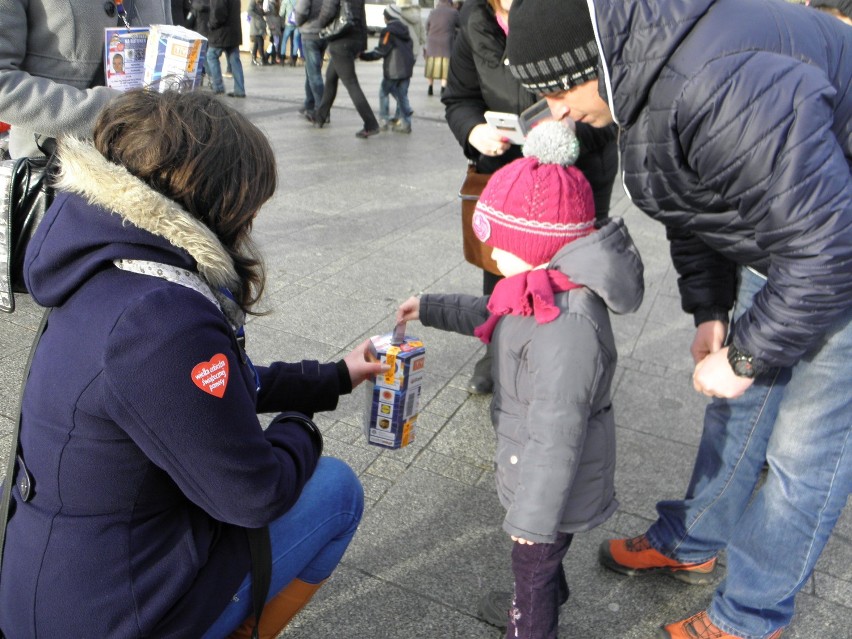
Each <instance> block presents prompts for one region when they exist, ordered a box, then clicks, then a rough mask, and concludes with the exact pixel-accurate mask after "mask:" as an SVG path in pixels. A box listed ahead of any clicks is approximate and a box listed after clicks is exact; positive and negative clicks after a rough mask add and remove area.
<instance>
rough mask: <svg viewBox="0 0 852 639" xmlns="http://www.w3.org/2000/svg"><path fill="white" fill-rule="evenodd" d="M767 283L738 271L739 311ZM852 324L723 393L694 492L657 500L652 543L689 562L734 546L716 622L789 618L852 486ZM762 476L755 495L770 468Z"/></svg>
mask: <svg viewBox="0 0 852 639" xmlns="http://www.w3.org/2000/svg"><path fill="white" fill-rule="evenodd" d="M764 284H765V280H764V279H763V278H762V277H760V276H759V275H757V274H755V273H753V272H751V271H749V270H748V269H745V268H742V269H740V282H739V286H738V293H737V302H736V307H735V309H734V319H736V318H737V317H739V316H741V315H742V314H743V313H744V312H745V311H746V310H747V309H748V308H749V307H750V306H751V304H752V300H753V298H754V296H755V295H757V293H758V292H759V291H760V290H761V289H762V288H763V286H764ZM850 379H852V323H850V321H849V320H848V319H846V320H845V323H844V321H841V322H840V323H839V324H838V325H837V326H835V327H834V329H833V330H832V331H831V332H830V333H829V334H828V335H827V336H826V341H825V342H824V343H823V345H822V347H821V348H820V349H819V350H818V351H817V352H815V353H813V354H812V355H810V356H808V357H806V358H805V359H803V360H801V361H800V362H799V363H798V364H796V365H795V366H793V367H792V368H782V369H774V370H772V371H770V372H768V373H767V374H765V375H762V376H760V377H759V378H758V379H757V380H755V383H754V384H753V385H752V386H751V388H749V390H748V391H746V393H745V394H744V395H743V396H742V397H739V398H737V399H735V400H720V399H715V400H713V402H712V403H711V404H710V405H709V406H708V407H707V410H706V413H705V416H704V432H703V434H702V436H701V442H700V445H699V448H698V458H697V459H696V461H695V466H694V468H693V471H692V479H691V480H690V483H689V487H688V489H687V494H686V498H685V499H684V500H680V501H664V502H660V503H658V504H657V511H658V513H659V518H658V519H657V521H656V522H655V523H654V524H653V525H652V526H651V528H650V529H649V530H648V533H647V536H648V541H649V542H650V544H651V546H653V547H654V548H656V549H657V550H658V551H660V552H662V553H663V554H665V555H667V556H669V557H672V558H675V559H677V560H679V561H683V562H702V561H706V560H707V559H710V558H711V557H714V556H715V555H716V553H717V552H718V551H719V550H721V549H722V548H727V552H728V571H727V576H726V578H725V580H724V581H723V582H722V583H721V584H720V585H719V588H718V589H717V590H716V593H715V595H714V597H713V601H712V603H711V605H710V608H709V614H710V618H711V620H712V621H713V623H715V624H716V625H717V626H719V628H721V629H722V630H724V631H725V632H727V633H728V634H733V635H736V636H738V637H743V639H762V638H763V637H765V636H767V635H768V634H769V633H771V632H773V631H774V630H776V629H777V628H781V627H783V626H786V625H788V624H789V623H790V620H791V619H792V617H793V608H794V599H795V595H796V593H797V592H798V591H799V590H800V589H801V588H802V586H803V585H804V584H805V582H806V581H807V579H808V578H809V577H810V575H811V573H812V571H813V568H814V564H816V561H817V559H818V558H819V556H820V553H821V552H822V550H823V548H824V547H825V544H826V542H827V541H828V538H829V536H830V535H831V531H832V529H833V528H834V525H835V523H836V522H837V518H838V517H839V516H840V513H841V511H842V510H843V507H844V505H845V503H846V500H847V497H848V495H849V493H850V490H852V441H850V439H851V438H850V430H852V386H850V384H849V380H850ZM764 460H765V461H766V462H767V463H768V465H769V472H768V474H767V477H766V482H765V484H764V485H763V486H762V487H761V488H760V490H758V491H757V493H756V494H755V495H754V498H753V499H751V497H752V492H753V490H754V489H755V488H756V486H757V483H758V480H759V478H760V474H761V470H762V468H763V464H764Z"/></svg>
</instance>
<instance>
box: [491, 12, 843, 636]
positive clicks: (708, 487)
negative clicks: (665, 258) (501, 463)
mask: <svg viewBox="0 0 852 639" xmlns="http://www.w3.org/2000/svg"><path fill="white" fill-rule="evenodd" d="M590 14H591V16H590ZM580 17H582V18H584V19H585V24H584V23H583V21H582V20H579V19H578V18H580ZM509 33H510V37H509V43H508V57H509V60H510V66H511V69H512V72H513V73H514V74H515V75H516V77H518V78H519V79H520V81H521V83H522V84H523V85H524V86H526V87H528V88H529V89H531V90H534V91H538V92H540V93H542V94H544V95H545V96H546V97H547V99H548V102H549V103H550V107H551V111H552V113H553V115H554V117H557V118H562V117H566V116H567V115H569V114H570V116H571V117H573V118H575V119H576V120H577V121H580V122H586V123H588V124H591V125H593V126H599V127H602V126H608V125H609V124H611V123H612V122H613V121H614V122H615V123H616V124H617V125H618V126H619V128H620V151H621V163H622V164H621V166H622V170H623V172H624V181H625V186H626V188H627V191H628V192H629V194H630V196H631V197H632V199H633V201H634V203H635V204H636V205H637V206H639V208H641V209H642V210H643V211H645V212H646V213H648V214H649V215H651V216H652V217H654V218H655V219H658V220H660V221H661V222H663V223H664V224H665V225H666V227H667V230H668V236H669V239H670V241H671V252H672V258H673V261H674V264H675V266H676V268H677V270H678V273H679V275H680V280H679V286H680V291H681V297H682V301H683V307H684V310H685V311H687V312H688V313H691V314H693V315H694V317H695V322H696V326H697V332H696V338H695V340H694V342H693V346H692V355H693V358H694V360H695V362H696V366H695V373H694V375H693V384H694V386H695V389H696V390H698V391H700V392H702V393H704V394H705V395H707V396H710V397H713V398H714V399H713V402H712V403H711V404H710V405H709V406H708V408H707V411H706V414H705V420H704V434H703V436H702V440H701V444H700V447H699V452H698V459H697V460H696V463H695V467H694V470H693V477H692V480H691V482H690V485H689V488H688V490H687V495H686V498H685V499H684V500H679V501H668V502H660V503H659V504H658V505H657V511H658V519H657V521H656V522H655V523H654V524H653V525H652V526H651V527H650V528H649V529H648V531H647V532H646V533H645V534H644V535H640V536H639V537H634V538H633V539H615V540H610V541H607V542H605V543H604V544H603V545H602V547H601V551H600V558H601V561H602V562H603V563H604V565H605V566H607V567H608V568H611V569H613V570H616V571H618V572H622V573H624V574H628V575H631V576H635V575H640V574H648V573H651V572H661V571H663V572H667V573H669V574H671V575H672V576H675V577H677V578H679V579H681V580H683V581H688V582H693V583H695V582H701V583H704V582H706V581H708V580H709V579H710V578H711V576H712V574H713V573H714V572H715V563H716V556H717V554H718V552H719V551H720V550H723V549H726V550H727V555H728V570H727V577H726V579H725V581H724V582H723V583H722V584H721V585H720V587H719V589H718V590H717V591H716V594H715V595H714V597H713V601H712V603H711V605H710V607H709V609H708V610H707V611H703V612H700V613H698V614H697V615H695V616H693V617H690V618H689V619H685V620H683V621H680V622H677V623H672V624H669V625H667V626H665V627H664V628H662V629H661V630H660V635H659V636H660V637H667V638H674V639H681V638H685V637H692V638H701V639H703V638H707V637H718V638H721V639H734V638H736V637H743V638H749V639H753V638H758V637H759V638H764V637H771V638H772V639H774V638H775V637H778V636H780V634H781V632H782V628H784V627H785V626H787V625H788V624H789V623H790V621H791V619H792V617H793V603H794V598H795V594H796V593H797V592H798V591H799V590H800V589H801V588H802V586H803V585H804V584H805V583H806V582H807V580H808V579H809V577H810V575H811V573H812V571H813V568H814V564H815V563H816V561H817V559H818V557H819V555H820V553H821V552H822V550H823V548H824V547H825V544H826V542H827V541H828V538H829V536H830V534H831V531H832V529H833V528H834V525H835V523H836V522H837V518H838V517H839V515H840V513H841V512H842V510H843V507H844V505H845V503H846V501H847V498H848V495H849V493H850V491H852V437H850V430H852V387H850V383H849V382H850V379H852V325H851V324H850V320H852V277H850V273H852V177H851V176H850V169H852V29H850V28H849V27H848V26H847V25H845V24H843V23H842V22H841V21H840V20H837V19H836V18H834V17H831V16H828V15H825V14H823V13H821V12H819V11H814V10H813V9H809V8H806V7H802V6H797V5H795V4H792V3H787V2H781V1H779V0H665V1H664V0H645V2H642V3H626V2H620V1H615V0H588V2H587V1H586V0H562V1H561V2H559V3H554V2H547V0H516V1H515V3H514V4H513V6H512V11H511V15H510V28H509ZM602 96H603V97H602ZM732 308H733V317H732V320H731V321H732V323H731V325H730V327H729V324H728V322H729V317H728V315H729V312H730V311H731V309H732ZM663 363H664V362H663ZM764 461H766V462H767V463H768V466H769V472H768V474H767V477H766V483H765V484H764V485H763V486H762V487H761V488H760V489H759V490H758V491H757V493H756V494H755V495H754V498H752V492H753V490H754V489H755V487H756V486H757V484H758V480H759V477H760V474H761V469H762V467H763V465H764ZM844 623H845V622H844Z"/></svg>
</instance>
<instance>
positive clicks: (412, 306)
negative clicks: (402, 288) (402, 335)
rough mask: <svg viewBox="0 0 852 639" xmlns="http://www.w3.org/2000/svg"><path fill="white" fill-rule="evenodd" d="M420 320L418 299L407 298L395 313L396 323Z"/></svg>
mask: <svg viewBox="0 0 852 639" xmlns="http://www.w3.org/2000/svg"><path fill="white" fill-rule="evenodd" d="M416 319H420V298H419V297H416V296H415V297H409V298H408V299H407V300H405V301H404V302H403V303H402V304H400V305H399V308H398V309H397V311H396V323H397V324H399V323H400V322H407V321H409V320H416Z"/></svg>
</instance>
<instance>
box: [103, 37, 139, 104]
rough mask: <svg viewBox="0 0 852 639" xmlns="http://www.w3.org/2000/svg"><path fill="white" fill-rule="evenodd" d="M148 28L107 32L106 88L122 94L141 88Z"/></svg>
mask: <svg viewBox="0 0 852 639" xmlns="http://www.w3.org/2000/svg"><path fill="white" fill-rule="evenodd" d="M148 32H149V29H148V27H130V28H129V29H127V28H111V29H104V33H105V37H104V70H105V72H106V85H107V86H108V87H110V88H113V89H118V90H119V91H128V90H130V89H139V88H142V85H143V82H144V80H145V49H146V47H147V45H148Z"/></svg>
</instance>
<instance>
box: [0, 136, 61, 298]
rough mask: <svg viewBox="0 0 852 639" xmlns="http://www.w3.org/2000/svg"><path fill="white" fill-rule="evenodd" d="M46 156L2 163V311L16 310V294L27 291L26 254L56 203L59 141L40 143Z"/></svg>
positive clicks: (0, 260)
mask: <svg viewBox="0 0 852 639" xmlns="http://www.w3.org/2000/svg"><path fill="white" fill-rule="evenodd" d="M39 148H40V149H41V151H42V153H44V157H35V158H18V159H16V160H4V161H2V162H0V310H2V311H5V312H6V313H11V312H12V311H14V310H15V295H14V294H15V293H26V292H27V288H26V285H25V284H24V253H25V252H26V249H27V244H29V241H30V238H31V237H32V235H33V233H34V232H35V230H36V228H37V227H38V225H39V222H41V219H42V217H44V214H45V212H46V211H47V209H48V208H49V207H50V204H51V203H52V202H53V196H54V189H53V185H52V179H53V177H54V175H55V173H56V167H57V162H56V140H54V139H53V138H48V139H46V140H44V141H43V142H42V144H41V145H39Z"/></svg>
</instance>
